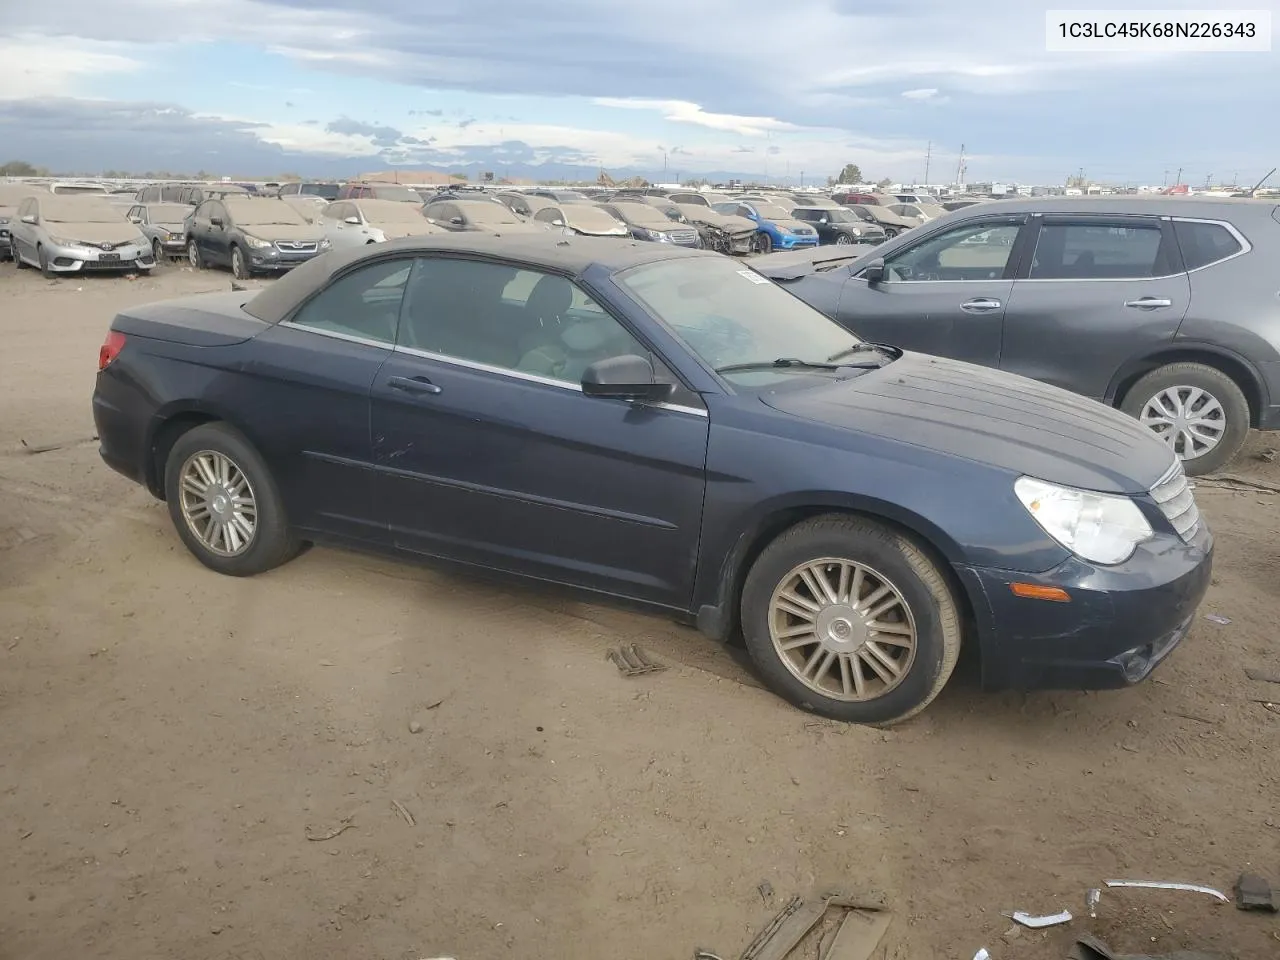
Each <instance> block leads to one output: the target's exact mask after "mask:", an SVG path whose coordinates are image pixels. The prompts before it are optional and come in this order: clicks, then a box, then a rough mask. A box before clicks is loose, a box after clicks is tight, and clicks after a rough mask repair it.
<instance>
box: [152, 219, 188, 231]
mask: <svg viewBox="0 0 1280 960" xmlns="http://www.w3.org/2000/svg"><path fill="white" fill-rule="evenodd" d="M151 226H153V227H158V228H160V229H161V230H168V231H169V232H170V233H180V232H182V231H183V230H186V229H187V223H186V221H185V220H173V221H168V220H166V221H164V222H162V223H153V224H151Z"/></svg>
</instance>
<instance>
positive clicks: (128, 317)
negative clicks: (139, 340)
mask: <svg viewBox="0 0 1280 960" xmlns="http://www.w3.org/2000/svg"><path fill="white" fill-rule="evenodd" d="M253 296H254V293H253V291H240V290H237V291H233V292H231V293H205V294H201V295H199V296H194V297H183V298H181V299H178V300H162V301H160V302H159V303H148V304H145V305H142V306H137V307H129V308H128V309H127V310H126V311H124V312H122V313H118V314H116V318H115V320H113V321H112V323H111V329H112V330H118V331H119V332H120V333H123V334H124V335H125V336H133V337H147V338H149V339H152V340H164V341H167V342H169V343H185V344H188V345H190V346H193V347H225V346H230V345H231V344H234V343H243V342H244V341H245V340H248V339H250V338H251V337H255V336H257V335H258V334H259V333H261V332H262V331H263V330H265V329H266V328H267V327H268V326H269V324H267V323H265V322H264V321H262V320H259V319H258V318H257V317H253V316H250V315H249V314H247V313H245V312H244V310H243V309H242V308H243V307H244V305H245V304H246V303H248V302H249V301H250V300H251V299H253Z"/></svg>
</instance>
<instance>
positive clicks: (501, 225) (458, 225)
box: [425, 200, 547, 233]
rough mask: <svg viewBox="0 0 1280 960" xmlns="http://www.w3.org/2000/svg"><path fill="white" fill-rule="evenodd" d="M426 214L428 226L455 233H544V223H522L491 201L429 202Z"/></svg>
mask: <svg viewBox="0 0 1280 960" xmlns="http://www.w3.org/2000/svg"><path fill="white" fill-rule="evenodd" d="M542 202H544V203H545V202H547V201H542ZM425 215H426V217H427V219H428V221H430V222H431V223H434V224H436V225H437V226H440V227H443V228H444V229H446V230H450V231H455V232H457V231H465V232H472V233H475V232H479V233H546V232H547V225H546V224H543V223H532V222H530V221H528V220H525V219H523V218H522V217H521V216H520V215H519V214H517V213H515V212H514V211H513V210H511V209H510V208H509V207H508V206H507V205H506V204H505V203H494V202H493V201H492V200H445V201H441V202H437V203H430V204H427V208H426V210H425Z"/></svg>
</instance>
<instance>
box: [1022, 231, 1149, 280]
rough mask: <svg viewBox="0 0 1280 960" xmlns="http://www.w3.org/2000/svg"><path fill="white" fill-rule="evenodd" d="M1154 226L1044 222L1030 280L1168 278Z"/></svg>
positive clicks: (1032, 263)
mask: <svg viewBox="0 0 1280 960" xmlns="http://www.w3.org/2000/svg"><path fill="white" fill-rule="evenodd" d="M1168 246H1169V245H1168V244H1167V243H1166V242H1165V235H1164V230H1163V229H1162V227H1161V224H1160V221H1158V220H1151V221H1149V222H1147V223H1135V222H1134V221H1133V220H1125V221H1119V222H1110V223H1109V222H1107V221H1105V220H1096V221H1090V222H1087V223H1086V222H1080V223H1045V224H1042V225H1041V227H1040V235H1039V237H1038V238H1037V240H1036V249H1035V253H1034V254H1033V256H1032V259H1031V270H1030V272H1029V274H1028V278H1029V279H1031V280H1142V279H1149V278H1151V277H1163V276H1168V275H1169V274H1171V273H1173V272H1174V271H1173V267H1172V263H1173V260H1172V257H1171V256H1170V251H1169V249H1168Z"/></svg>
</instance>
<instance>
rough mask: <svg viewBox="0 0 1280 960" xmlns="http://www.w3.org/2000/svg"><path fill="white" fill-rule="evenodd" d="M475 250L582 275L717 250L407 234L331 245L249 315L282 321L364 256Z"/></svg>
mask: <svg viewBox="0 0 1280 960" xmlns="http://www.w3.org/2000/svg"><path fill="white" fill-rule="evenodd" d="M431 253H444V254H472V255H476V256H480V257H485V258H491V259H495V260H504V261H507V262H508V263H515V264H523V265H526V266H529V267H532V268H535V269H541V270H548V271H551V272H553V273H564V274H569V275H570V276H578V275H581V274H582V272H583V271H585V270H586V269H587V268H588V267H590V266H592V265H594V264H599V265H601V266H603V267H605V268H606V269H608V270H610V271H618V270H625V269H627V268H628V267H634V266H637V265H639V264H642V263H651V262H653V261H656V260H670V259H673V258H675V257H716V256H719V254H717V253H712V252H709V251H704V250H689V249H687V248H682V247H673V246H672V245H671V244H666V243H647V242H642V241H634V240H621V239H611V238H607V237H566V236H563V235H555V234H548V235H546V236H542V235H538V234H533V235H526V234H511V235H509V236H503V235H502V234H501V233H500V232H499V233H479V232H477V233H452V234H441V235H430V236H423V237H405V238H403V239H400V240H392V241H390V242H388V243H379V244H373V245H367V246H362V247H357V248H355V249H354V250H351V251H336V250H335V251H331V252H330V253H325V254H321V255H320V256H318V257H316V258H314V259H312V260H309V261H307V262H306V263H304V264H302V265H301V266H299V267H295V268H294V269H293V270H291V271H290V272H289V273H287V274H286V275H285V276H283V277H281V278H280V279H279V280H277V281H276V282H275V283H273V284H272V285H271V286H269V287H267V288H266V289H265V290H263V291H262V292H261V293H259V294H258V295H257V296H255V297H254V298H253V299H252V300H250V301H249V302H248V303H246V304H245V305H244V309H245V311H246V312H248V313H249V314H250V315H252V316H255V317H257V318H258V319H259V320H263V321H265V322H266V323H279V322H280V321H281V320H283V319H284V318H285V317H287V316H289V314H291V313H292V312H293V310H294V309H295V308H296V307H297V306H298V305H299V304H300V303H302V302H303V301H304V300H306V299H307V298H308V297H309V296H311V294H312V293H314V292H315V291H316V290H317V289H319V288H320V287H323V286H324V285H325V284H327V283H328V282H329V278H330V277H332V276H333V275H334V274H337V273H341V272H343V271H344V270H346V269H347V268H348V267H350V266H351V265H352V264H355V263H357V262H360V261H365V260H368V261H371V262H372V261H374V260H382V259H386V258H388V257H405V256H413V255H415V254H431Z"/></svg>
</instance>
